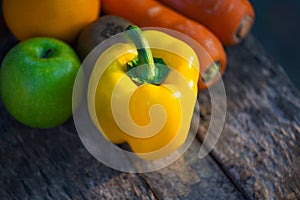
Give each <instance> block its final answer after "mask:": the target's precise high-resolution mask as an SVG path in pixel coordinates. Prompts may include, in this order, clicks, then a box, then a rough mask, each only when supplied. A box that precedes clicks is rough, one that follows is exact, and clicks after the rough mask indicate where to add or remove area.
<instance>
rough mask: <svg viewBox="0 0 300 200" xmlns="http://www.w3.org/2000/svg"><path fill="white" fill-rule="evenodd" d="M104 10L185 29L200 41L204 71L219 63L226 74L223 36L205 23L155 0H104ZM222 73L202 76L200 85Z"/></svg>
mask: <svg viewBox="0 0 300 200" xmlns="http://www.w3.org/2000/svg"><path fill="white" fill-rule="evenodd" d="M102 6H103V12H104V13H106V14H113V15H119V16H120V17H123V18H125V19H127V20H129V21H131V22H132V23H134V24H136V25H138V26H140V27H162V28H168V29H172V30H176V31H179V32H182V33H184V34H186V35H188V36H189V37H191V38H193V39H194V40H195V41H197V42H198V43H199V44H200V45H201V46H202V47H203V50H202V51H198V52H196V53H197V55H198V58H199V62H200V74H201V75H202V74H210V73H208V71H209V70H208V69H209V68H211V67H212V66H218V67H219V71H220V72H221V74H223V72H224V70H225V67H226V54H225V51H224V49H223V46H222V44H221V42H220V41H219V39H218V38H217V37H216V36H215V35H214V34H213V33H212V32H210V31H209V30H208V29H207V28H206V27H204V26H203V25H201V24H199V23H197V22H195V21H193V20H191V19H189V18H187V17H185V16H183V15H181V14H179V13H177V12H175V11H173V10H172V9H170V8H168V7H166V6H164V5H163V4H161V3H159V2H158V1H155V0H143V1H141V0H122V1H120V0H102ZM219 78H220V76H214V77H213V78H209V79H206V81H205V78H199V82H198V86H199V87H198V88H199V89H200V90H202V89H205V88H207V87H209V86H211V85H212V84H214V83H215V82H216V81H217V80H218V79H219Z"/></svg>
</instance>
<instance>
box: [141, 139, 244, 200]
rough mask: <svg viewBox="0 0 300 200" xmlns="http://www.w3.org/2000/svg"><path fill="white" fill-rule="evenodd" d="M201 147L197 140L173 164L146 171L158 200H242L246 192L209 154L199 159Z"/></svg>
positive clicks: (145, 175) (148, 181) (145, 177)
mask: <svg viewBox="0 0 300 200" xmlns="http://www.w3.org/2000/svg"><path fill="white" fill-rule="evenodd" d="M199 149H200V143H199V142H198V141H197V140H195V141H194V142H193V144H192V145H191V147H190V148H189V149H188V151H187V152H186V153H185V154H184V155H183V157H181V158H180V159H178V160H177V161H176V162H174V163H173V164H172V165H170V166H168V167H166V168H164V169H161V170H159V171H155V172H151V173H146V174H143V177H144V179H145V181H146V182H147V183H148V185H149V186H150V187H151V189H152V191H153V192H154V193H155V194H156V196H157V197H158V199H195V200H197V199H201V200H211V199H214V200H218V199H220V200H223V199H231V200H234V199H238V200H243V199H244V197H243V195H242V194H241V193H240V192H239V191H238V189H237V188H236V187H235V185H234V184H232V182H231V180H230V179H228V178H227V177H224V174H223V172H222V171H221V170H220V168H219V166H218V165H217V164H216V163H215V161H214V160H213V159H212V158H211V157H210V156H207V157H205V158H203V159H199V158H198V153H199Z"/></svg>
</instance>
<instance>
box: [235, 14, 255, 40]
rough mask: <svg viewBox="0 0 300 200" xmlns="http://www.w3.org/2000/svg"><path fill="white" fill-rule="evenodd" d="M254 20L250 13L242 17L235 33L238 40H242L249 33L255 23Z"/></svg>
mask: <svg viewBox="0 0 300 200" xmlns="http://www.w3.org/2000/svg"><path fill="white" fill-rule="evenodd" d="M253 21H254V20H253V18H252V17H250V16H248V15H246V16H245V17H244V18H243V19H242V21H241V23H240V25H239V27H238V28H237V31H236V34H235V37H236V38H237V40H238V41H240V40H242V39H243V38H244V37H245V36H246V35H247V34H248V32H249V31H250V29H251V27H252V25H253Z"/></svg>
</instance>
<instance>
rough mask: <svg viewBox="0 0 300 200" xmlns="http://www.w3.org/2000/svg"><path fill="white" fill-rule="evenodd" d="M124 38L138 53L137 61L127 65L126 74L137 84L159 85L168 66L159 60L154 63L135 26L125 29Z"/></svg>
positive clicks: (143, 38)
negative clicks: (131, 43)
mask: <svg viewBox="0 0 300 200" xmlns="http://www.w3.org/2000/svg"><path fill="white" fill-rule="evenodd" d="M126 37H127V39H128V40H129V41H131V42H133V44H134V45H135V47H136V49H137V52H138V57H137V60H134V61H131V62H130V63H127V66H128V72H127V74H128V75H129V76H130V77H131V78H132V80H134V81H135V82H136V83H138V84H143V83H151V84H160V83H161V82H162V81H163V80H164V79H165V78H166V77H167V75H168V73H169V70H170V69H169V68H168V66H166V64H165V63H164V62H163V61H162V60H161V59H160V60H159V61H158V62H157V63H155V60H157V59H154V58H153V56H152V51H151V49H150V46H149V43H148V41H147V39H146V38H145V37H144V35H143V33H142V31H141V30H140V29H139V28H138V27H137V26H135V25H130V26H129V27H127V31H126Z"/></svg>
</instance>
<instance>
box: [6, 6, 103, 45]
mask: <svg viewBox="0 0 300 200" xmlns="http://www.w3.org/2000/svg"><path fill="white" fill-rule="evenodd" d="M2 3H3V4H2V9H3V16H4V19H5V22H6V24H7V26H8V28H9V29H10V31H11V32H12V33H13V34H14V36H15V37H16V38H17V39H19V40H24V39H27V38H30V37H37V36H47V37H55V38H57V39H61V40H64V41H66V42H73V41H74V40H75V39H76V37H77V35H78V34H79V32H80V30H81V29H82V28H83V27H84V26H86V25H87V24H89V23H91V22H93V21H94V20H96V19H97V18H98V16H99V14H100V8H101V1H100V0H26V1H25V0H3V1H2Z"/></svg>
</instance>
